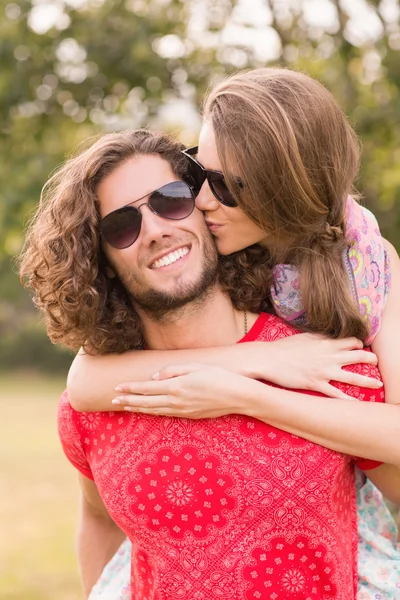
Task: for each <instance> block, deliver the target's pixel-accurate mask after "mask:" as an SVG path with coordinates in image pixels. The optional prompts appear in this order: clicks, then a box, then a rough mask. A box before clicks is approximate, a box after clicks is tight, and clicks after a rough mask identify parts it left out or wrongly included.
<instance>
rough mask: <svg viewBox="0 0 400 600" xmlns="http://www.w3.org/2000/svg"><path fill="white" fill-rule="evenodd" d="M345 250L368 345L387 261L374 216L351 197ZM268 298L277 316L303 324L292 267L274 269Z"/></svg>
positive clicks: (386, 279) (386, 281) (384, 288)
mask: <svg viewBox="0 0 400 600" xmlns="http://www.w3.org/2000/svg"><path fill="white" fill-rule="evenodd" d="M346 239H347V240H348V244H349V245H348V247H347V249H346V251H345V252H344V254H343V264H344V266H345V268H346V271H347V273H348V275H349V289H350V291H351V293H352V295H353V296H354V298H355V300H356V302H357V304H358V306H359V308H360V313H361V315H362V316H363V318H364V320H365V321H366V323H367V324H368V326H369V334H368V337H367V339H366V340H365V343H366V344H367V345H369V344H371V342H372V340H373V339H374V337H375V336H376V334H377V333H378V331H379V328H380V324H381V320H382V311H383V309H384V306H385V302H386V296H387V294H388V290H389V287H390V260H389V256H388V254H387V252H386V250H385V247H384V245H383V239H382V236H381V232H380V231H379V226H378V223H377V220H376V218H375V216H374V215H373V214H372V213H371V212H370V211H369V210H368V209H366V208H365V207H363V206H361V205H360V204H358V203H357V202H356V201H355V200H353V198H351V196H349V197H348V198H347V203H346ZM273 275H274V284H273V286H272V288H271V298H272V302H273V305H274V310H275V312H276V314H277V315H278V316H280V317H282V318H283V319H285V320H286V321H289V322H290V323H291V324H293V325H301V324H304V322H305V321H306V313H305V310H304V306H303V301H302V298H301V295H300V277H299V272H298V269H297V268H296V267H294V266H293V265H285V264H280V265H276V266H275V267H274V270H273Z"/></svg>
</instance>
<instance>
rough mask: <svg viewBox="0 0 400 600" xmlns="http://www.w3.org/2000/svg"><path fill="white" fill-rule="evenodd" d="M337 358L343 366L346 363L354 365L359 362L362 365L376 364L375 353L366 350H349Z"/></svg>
mask: <svg viewBox="0 0 400 600" xmlns="http://www.w3.org/2000/svg"><path fill="white" fill-rule="evenodd" d="M339 358H340V363H341V364H342V366H343V367H344V366H346V365H356V364H359V363H361V364H364V365H377V364H378V357H377V356H376V354H374V353H373V352H368V351H366V350H351V351H350V352H346V353H343V355H341V356H340V357H339Z"/></svg>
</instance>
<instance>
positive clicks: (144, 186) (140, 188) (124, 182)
mask: <svg viewBox="0 0 400 600" xmlns="http://www.w3.org/2000/svg"><path fill="white" fill-rule="evenodd" d="M178 179H179V178H178V177H177V176H176V175H175V173H174V172H173V170H172V168H171V165H170V164H169V163H168V162H167V161H166V160H164V159H163V158H161V157H160V156H159V155H157V154H143V155H140V156H132V157H131V158H128V160H126V161H125V162H123V163H122V164H121V165H119V166H118V167H117V168H116V169H114V171H112V173H110V174H109V175H107V177H105V178H104V179H103V180H102V181H101V182H100V183H99V185H98V186H97V198H98V200H99V204H100V215H101V216H102V217H103V216H105V215H107V214H108V213H109V212H112V211H113V210H116V209H117V208H121V206H125V204H129V203H130V202H134V201H135V200H138V199H139V198H142V197H143V196H146V195H147V194H150V193H151V192H153V191H154V190H156V189H158V188H160V187H162V186H163V185H165V184H167V183H170V182H171V181H177V180H178Z"/></svg>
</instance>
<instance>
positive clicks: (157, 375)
mask: <svg viewBox="0 0 400 600" xmlns="http://www.w3.org/2000/svg"><path fill="white" fill-rule="evenodd" d="M159 377H160V373H159V372H158V371H157V373H154V374H153V375H152V376H151V378H152V379H158V378H159Z"/></svg>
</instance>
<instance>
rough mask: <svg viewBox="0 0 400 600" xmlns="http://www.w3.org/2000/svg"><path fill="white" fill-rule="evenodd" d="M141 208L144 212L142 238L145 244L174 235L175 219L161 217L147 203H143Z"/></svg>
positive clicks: (141, 229)
mask: <svg viewBox="0 0 400 600" xmlns="http://www.w3.org/2000/svg"><path fill="white" fill-rule="evenodd" d="M140 210H141V213H142V225H141V228H140V239H141V241H142V243H143V244H145V245H147V246H149V245H151V243H152V242H158V241H159V240H161V239H162V238H164V237H170V236H172V235H173V223H174V222H173V221H171V220H170V219H163V218H162V217H159V216H158V215H156V213H155V212H153V211H152V210H151V208H150V207H149V206H148V205H147V204H144V205H142V206H141V208H140Z"/></svg>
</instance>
